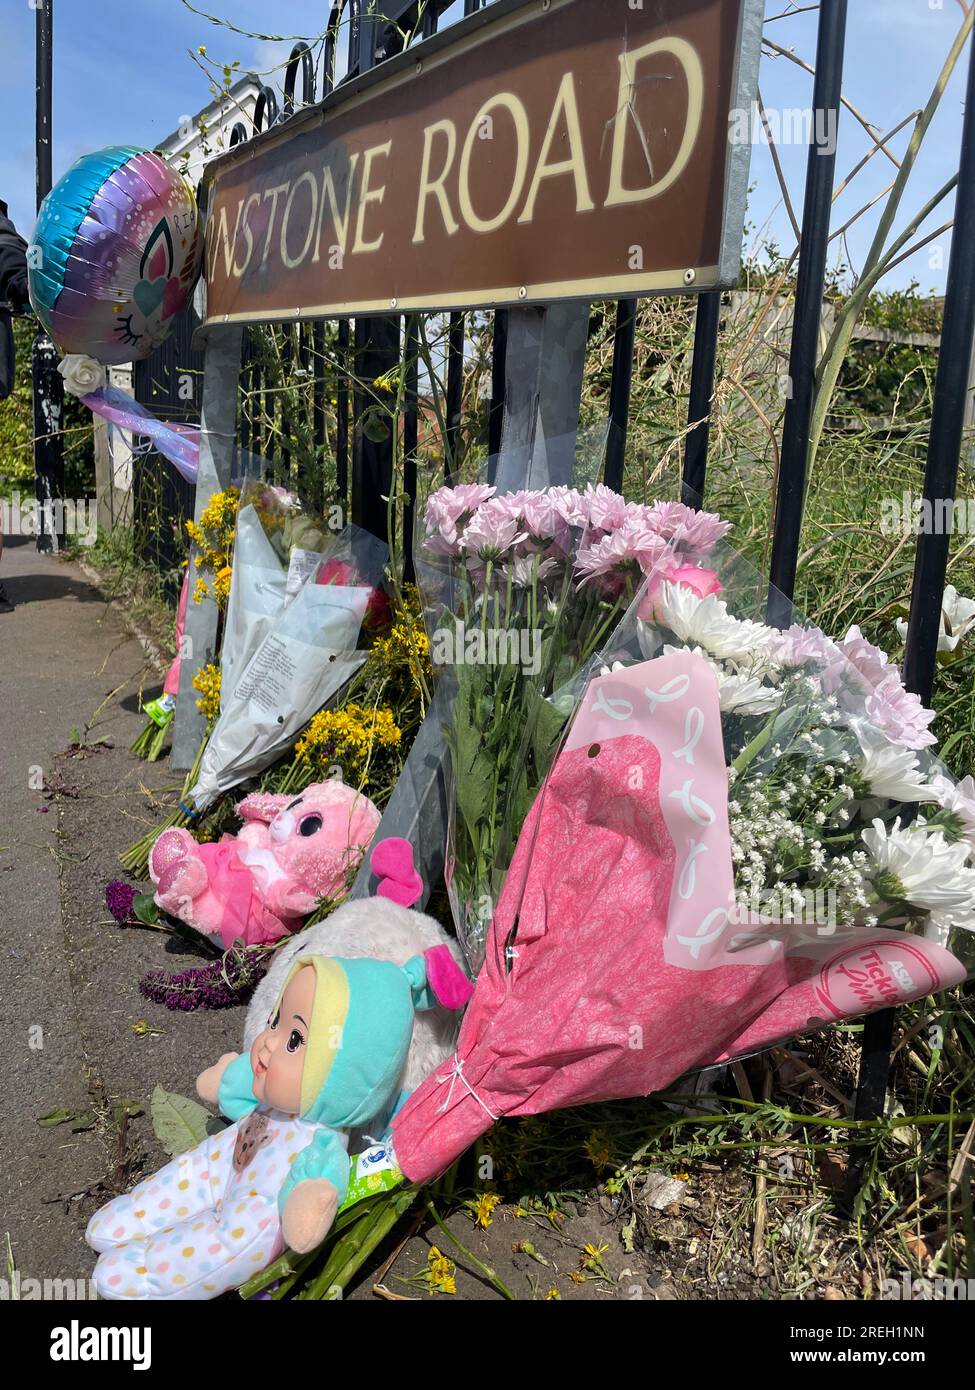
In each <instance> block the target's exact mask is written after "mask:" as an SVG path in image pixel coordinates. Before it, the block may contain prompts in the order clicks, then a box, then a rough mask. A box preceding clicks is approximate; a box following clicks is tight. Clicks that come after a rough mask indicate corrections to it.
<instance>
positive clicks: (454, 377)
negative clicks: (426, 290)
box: [444, 314, 467, 484]
mask: <svg viewBox="0 0 975 1390" xmlns="http://www.w3.org/2000/svg"><path fill="white" fill-rule="evenodd" d="M466 331H467V321H466V319H465V318H464V315H463V314H451V316H450V332H449V335H448V338H447V439H446V441H445V442H446V446H447V447H446V449H445V451H444V481H445V482H447V483H451V484H452V483H457V482H459V481H460V478H459V470H460V463H461V458H460V444H461V433H460V427H461V422H462V417H463V410H464V343H465V338H466Z"/></svg>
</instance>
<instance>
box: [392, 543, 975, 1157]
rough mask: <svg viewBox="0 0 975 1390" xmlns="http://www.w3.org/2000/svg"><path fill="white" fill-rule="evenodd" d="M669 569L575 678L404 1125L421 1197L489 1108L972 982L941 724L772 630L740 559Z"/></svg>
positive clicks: (889, 685)
mask: <svg viewBox="0 0 975 1390" xmlns="http://www.w3.org/2000/svg"><path fill="white" fill-rule="evenodd" d="M683 568H684V567H680V568H679V569H677V570H674V569H670V570H669V571H668V570H664V571H662V570H660V569H659V567H658V569H657V571H656V572H655V573H654V574H652V575H651V576H650V578H649V579H648V581H647V583H646V585H645V586H644V589H643V591H642V592H641V593H640V595H639V596H638V597H637V600H636V601H635V603H634V604H633V605H632V607H631V609H630V611H629V612H628V614H627V615H626V617H625V619H624V620H623V621H622V623H620V624H619V625H618V627H617V629H616V630H615V631H614V633H613V635H612V637H611V639H610V641H609V642H608V643H607V644H606V645H605V647H604V649H603V651H602V652H601V653H600V656H599V658H598V660H597V662H596V663H594V665H593V666H592V667H591V668H590V670H589V671H587V672H585V673H582V674H581V675H580V677H579V678H578V680H577V681H576V683H575V687H574V693H575V696H576V705H577V712H576V714H575V717H574V719H573V721H572V724H571V727H570V728H569V730H568V733H567V736H566V738H565V739H564V741H563V744H562V747H561V749H560V751H559V753H558V756H557V757H556V758H555V760H554V763H553V765H552V768H551V770H550V772H549V775H548V776H547V778H546V780H545V783H544V785H543V787H542V789H541V791H540V792H539V794H538V796H537V797H536V799H535V803H534V805H533V807H532V810H531V813H530V816H529V817H528V819H527V821H526V822H525V824H524V826H523V828H522V832H521V836H520V838H519V841H518V846H517V850H516V853H515V856H514V858H513V860H512V863H511V866H510V869H509V871H508V874H507V876H506V879H505V882H504V887H503V890H502V893H501V896H500V899H499V902H498V906H497V909H496V911H495V913H494V916H493V919H492V923H491V929H490V936H489V940H488V949H487V954H486V960H485V964H484V968H483V970H482V971H481V974H480V976H479V977H478V981H477V986H476V989H475V994H474V997H473V999H472V1001H471V1004H470V1005H469V1007H468V1011H467V1014H466V1016H465V1019H464V1023H463V1026H462V1029H461V1034H460V1037H459V1040H458V1044H457V1051H456V1056H455V1058H454V1059H453V1060H452V1061H451V1062H450V1063H449V1064H448V1065H447V1066H444V1067H441V1068H439V1069H438V1071H437V1072H436V1073H434V1074H433V1075H432V1076H431V1077H430V1078H428V1080H427V1081H426V1082H424V1084H423V1085H422V1086H421V1087H420V1088H419V1090H418V1091H417V1092H415V1093H414V1095H413V1096H412V1097H411V1098H410V1100H409V1101H408V1102H407V1104H406V1105H405V1107H404V1108H403V1110H402V1111H401V1112H400V1114H399V1115H398V1116H397V1118H396V1120H395V1121H394V1125H393V1137H394V1143H395V1149H396V1155H397V1160H398V1163H399V1166H400V1168H401V1169H402V1170H403V1172H404V1173H405V1174H406V1175H407V1177H408V1178H409V1179H410V1180H411V1181H425V1180H427V1179H429V1178H430V1177H432V1176H434V1175H435V1174H436V1173H438V1172H440V1171H442V1170H443V1169H444V1168H446V1167H447V1166H448V1165H449V1163H450V1162H451V1161H452V1160H453V1159H454V1158H455V1157H456V1156H457V1155H458V1154H460V1153H461V1152H463V1150H464V1149H465V1148H466V1147H467V1146H468V1145H469V1144H470V1143H471V1142H473V1140H474V1139H476V1138H477V1136H478V1135H479V1134H481V1133H483V1132H484V1130H486V1129H487V1128H488V1127H489V1125H490V1123H491V1121H492V1120H493V1119H496V1118H498V1117H499V1116H500V1115H502V1114H509V1115H528V1114H537V1113H540V1112H541V1111H545V1110H551V1109H555V1108H559V1107H561V1106H566V1105H574V1104H580V1103H586V1102H594V1101H601V1100H608V1099H613V1098H619V1097H624V1096H633V1095H641V1094H646V1093H648V1092H650V1091H658V1090H661V1089H663V1088H664V1087H666V1086H667V1085H669V1084H670V1083H671V1082H673V1081H674V1080H676V1079H677V1078H678V1077H679V1076H681V1075H682V1074H683V1073H685V1072H687V1071H689V1070H693V1069H695V1068H699V1067H703V1066H708V1065H710V1064H713V1063H716V1062H720V1061H724V1060H727V1059H729V1058H732V1057H736V1056H741V1055H743V1054H745V1053H747V1052H750V1051H755V1050H758V1049H760V1048H763V1047H767V1046H769V1045H771V1044H773V1043H775V1042H778V1041H781V1040H782V1039H784V1038H787V1037H789V1036H790V1035H792V1034H794V1033H797V1032H802V1031H807V1030H809V1029H811V1028H817V1027H821V1026H823V1025H825V1024H828V1023H832V1022H836V1021H838V1020H842V1019H848V1018H852V1017H855V1016H857V1015H860V1014H863V1013H867V1012H870V1011H872V1010H874V1009H880V1008H884V1007H887V1006H889V1005H893V1004H897V1003H900V1002H907V1001H909V1000H911V999H917V998H921V997H924V996H926V995H928V994H932V993H936V992H938V991H939V990H942V989H945V988H948V987H950V986H953V985H956V984H958V983H960V982H961V981H962V980H964V979H965V978H966V976H967V974H968V971H969V965H970V962H971V961H972V959H973V956H975V951H973V944H975V941H973V936H972V933H973V932H975V784H973V783H972V779H971V778H966V779H965V780H964V782H962V783H960V784H958V785H955V784H954V783H953V782H952V781H951V779H950V778H949V777H948V776H947V774H946V773H945V771H944V769H943V768H942V767H941V766H939V765H938V764H937V763H936V762H935V761H934V759H933V757H932V754H931V750H932V749H933V746H934V744H935V737H934V735H933V734H932V733H931V730H930V725H931V723H932V720H933V714H932V712H931V711H930V710H927V709H925V708H924V707H923V706H922V705H921V703H920V701H919V700H918V699H917V698H916V696H914V695H912V694H910V693H909V692H908V691H907V690H906V689H905V688H904V685H903V683H902V680H901V677H900V674H899V672H898V670H897V669H896V667H895V666H893V665H892V664H891V662H890V660H889V658H888V657H887V655H886V654H885V653H884V652H883V651H882V650H881V649H880V648H878V647H875V646H873V645H872V644H871V643H870V642H868V641H866V639H865V638H864V637H863V635H862V634H861V633H860V631H859V630H858V629H857V628H853V629H851V630H850V632H848V633H847V635H846V636H845V637H844V638H843V639H842V640H841V641H838V642H833V641H831V640H829V639H828V638H827V637H826V636H825V635H824V634H823V633H822V632H819V631H817V630H816V629H814V628H809V627H806V626H803V625H800V624H798V623H796V624H794V625H793V626H792V627H790V628H789V629H788V630H786V631H778V630H776V629H773V628H771V627H768V626H766V625H765V624H764V623H763V622H762V621H760V620H759V619H758V618H757V617H755V616H754V614H755V612H756V611H757V610H758V608H759V605H760V603H762V602H764V598H765V595H766V593H767V586H766V585H765V584H764V583H762V582H759V581H758V577H757V576H756V575H755V574H754V572H753V571H751V570H749V569H748V568H747V567H746V566H745V565H744V564H743V563H742V562H740V560H738V559H737V558H736V557H733V556H731V555H730V554H728V555H725V556H721V555H720V554H719V552H718V550H717V549H716V550H715V552H714V553H713V554H712V557H711V561H710V563H709V565H708V566H706V567H704V566H701V565H692V566H687V567H686V569H685V570H684V572H680V570H681V569H683ZM570 693H571V692H568V691H563V692H561V693H557V694H556V697H555V698H556V700H557V701H558V700H560V699H562V698H568V696H569V695H570Z"/></svg>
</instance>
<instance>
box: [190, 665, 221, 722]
mask: <svg viewBox="0 0 975 1390" xmlns="http://www.w3.org/2000/svg"><path fill="white" fill-rule="evenodd" d="M193 689H194V690H198V691H199V692H200V698H199V699H198V700H197V702H196V707H197V709H198V710H199V711H200V713H201V714H203V715H204V717H205V718H206V720H207V723H209V724H212V723H214V721H215V720H216V718H217V715H218V714H219V713H220V668H219V666H214V665H213V664H212V663H211V664H210V665H208V666H202V667H201V668H200V670H199V671H197V673H196V675H195V676H194V677H193Z"/></svg>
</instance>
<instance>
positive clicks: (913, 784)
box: [850, 719, 938, 801]
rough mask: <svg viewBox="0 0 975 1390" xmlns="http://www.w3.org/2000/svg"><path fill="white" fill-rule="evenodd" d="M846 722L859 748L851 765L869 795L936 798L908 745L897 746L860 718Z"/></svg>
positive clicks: (896, 799) (909, 799)
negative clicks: (855, 737) (857, 757)
mask: <svg viewBox="0 0 975 1390" xmlns="http://www.w3.org/2000/svg"><path fill="white" fill-rule="evenodd" d="M850 723H851V725H852V727H853V731H854V733H855V734H856V736H857V742H858V743H859V744H860V750H861V752H860V757H859V759H856V760H855V766H856V768H857V771H858V772H859V774H860V776H861V778H862V779H863V781H864V782H865V783H866V784H867V786H868V787H869V788H870V792H871V795H873V796H882V797H887V798H889V799H890V800H891V801H937V799H938V798H937V794H936V792H935V791H934V788H933V787H932V786H931V785H930V783H928V782H927V781H926V780H925V777H924V773H923V772H922V771H921V768H920V767H919V766H918V761H917V757H916V755H915V754H914V753H913V752H912V751H911V749H910V748H899V747H897V745H896V744H893V743H891V742H890V740H889V739H887V738H885V737H884V735H883V734H882V733H881V732H880V731H879V729H875V728H873V726H872V725H870V724H865V723H864V722H863V721H862V720H860V719H853V720H851V721H850Z"/></svg>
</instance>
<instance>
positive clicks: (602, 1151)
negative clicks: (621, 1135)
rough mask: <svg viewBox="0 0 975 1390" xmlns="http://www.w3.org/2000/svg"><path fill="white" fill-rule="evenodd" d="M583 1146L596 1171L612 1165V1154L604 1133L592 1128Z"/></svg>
mask: <svg viewBox="0 0 975 1390" xmlns="http://www.w3.org/2000/svg"><path fill="white" fill-rule="evenodd" d="M583 1148H584V1149H585V1151H586V1154H587V1155H588V1158H589V1162H590V1163H591V1164H592V1166H593V1167H594V1168H595V1169H596V1171H597V1172H602V1170H603V1169H604V1168H609V1167H611V1166H612V1162H613V1155H612V1153H611V1151H610V1147H609V1141H608V1139H607V1138H606V1136H605V1135H604V1134H600V1133H598V1132H597V1131H596V1130H593V1132H592V1134H590V1136H589V1138H588V1139H587V1140H586V1142H585V1144H584V1145H583Z"/></svg>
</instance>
